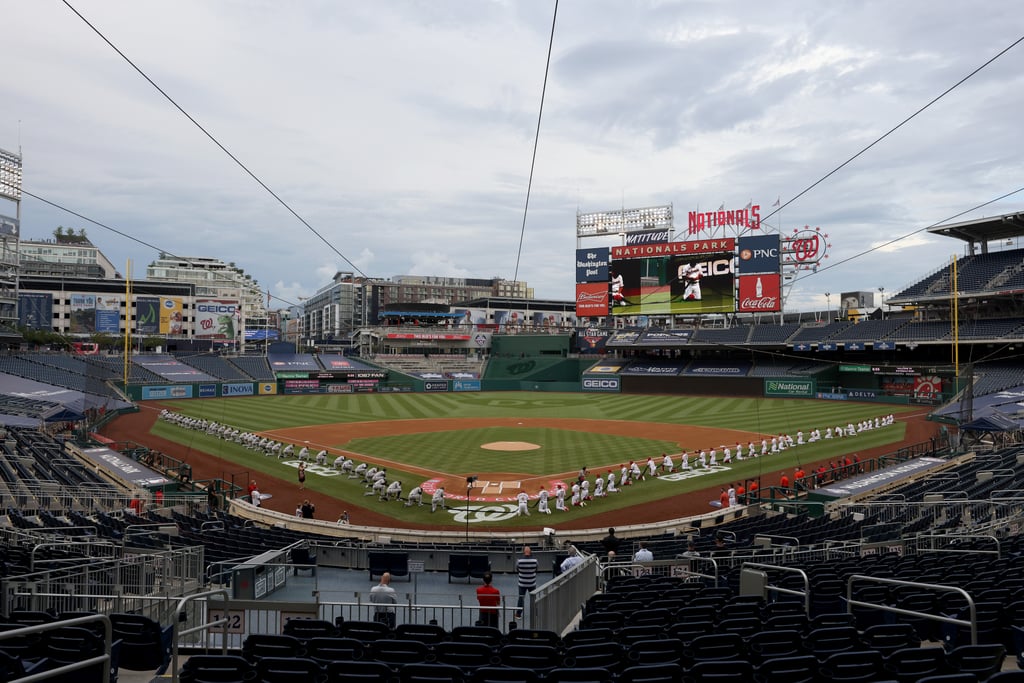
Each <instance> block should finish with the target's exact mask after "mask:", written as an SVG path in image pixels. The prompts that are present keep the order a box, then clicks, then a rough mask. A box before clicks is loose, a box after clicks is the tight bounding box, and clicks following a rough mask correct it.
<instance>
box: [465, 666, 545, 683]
mask: <svg viewBox="0 0 1024 683" xmlns="http://www.w3.org/2000/svg"><path fill="white" fill-rule="evenodd" d="M539 680H540V676H539V675H538V674H537V673H536V672H535V671H534V670H533V669H527V668H522V667H513V666H483V667H480V668H479V669H477V670H476V671H474V672H473V677H472V683H537V681H539Z"/></svg>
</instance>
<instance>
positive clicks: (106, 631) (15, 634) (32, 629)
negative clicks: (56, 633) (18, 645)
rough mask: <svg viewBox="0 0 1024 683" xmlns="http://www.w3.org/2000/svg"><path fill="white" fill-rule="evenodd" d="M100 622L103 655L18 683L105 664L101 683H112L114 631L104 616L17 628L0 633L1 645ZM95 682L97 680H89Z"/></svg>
mask: <svg viewBox="0 0 1024 683" xmlns="http://www.w3.org/2000/svg"><path fill="white" fill-rule="evenodd" d="M96 621H98V622H100V623H101V624H103V642H104V650H103V654H102V655H97V656H95V657H88V658H86V659H83V660H82V661H80V662H74V663H72V664H65V665H64V666H58V667H55V668H53V669H48V670H47V671H44V672H43V673H38V674H32V675H31V676H25V677H23V678H19V679H17V680H18V683H33V682H34V681H45V680H49V679H52V678H56V677H57V676H61V675H62V674H67V673H72V672H74V671H82V670H83V669H86V668H88V667H90V666H93V665H95V664H103V666H102V667H101V668H102V669H103V675H102V676H101V677H100V679H99V681H100V683H110V669H111V663H110V645H111V640H112V636H113V630H112V628H111V626H110V618H109V617H107V616H106V615H103V614H90V615H87V616H83V617H75V618H74V619H66V620H64V621H57V622H52V623H49V624H38V625H36V626H25V627H23V628H16V629H13V630H11V631H0V643H2V642H3V641H5V640H7V639H8V638H19V637H21V636H30V635H32V634H35V633H45V632H47V631H53V630H55V629H59V628H64V627H67V626H78V625H79V624H91V623H93V622H96ZM87 680H95V679H87Z"/></svg>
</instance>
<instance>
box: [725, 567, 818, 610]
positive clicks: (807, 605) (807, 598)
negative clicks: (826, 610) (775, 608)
mask: <svg viewBox="0 0 1024 683" xmlns="http://www.w3.org/2000/svg"><path fill="white" fill-rule="evenodd" d="M747 567H751V568H753V569H774V570H777V571H780V572H789V573H791V574H798V575H800V576H801V577H802V578H803V580H804V589H803V590H802V591H798V590H794V589H792V588H783V587H782V586H776V585H774V584H765V588H766V589H768V590H772V591H775V592H776V593H785V594H786V595H802V596H803V598H804V614H806V615H807V616H808V617H809V616H811V580H810V579H809V578H808V577H807V572H805V571H804V570H803V569H798V568H796V567H784V566H779V565H775V564H761V563H759V562H744V563H743V564H742V565H740V571H743V570H744V569H746V568H747Z"/></svg>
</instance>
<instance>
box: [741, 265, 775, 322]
mask: <svg viewBox="0 0 1024 683" xmlns="http://www.w3.org/2000/svg"><path fill="white" fill-rule="evenodd" d="M736 281H737V282H738V283H739V286H738V289H739V291H738V297H737V302H738V303H737V306H736V310H737V311H739V312H740V313H769V312H773V311H781V310H782V278H781V276H779V275H778V274H774V275H772V274H765V275H742V276H740V277H738V278H736Z"/></svg>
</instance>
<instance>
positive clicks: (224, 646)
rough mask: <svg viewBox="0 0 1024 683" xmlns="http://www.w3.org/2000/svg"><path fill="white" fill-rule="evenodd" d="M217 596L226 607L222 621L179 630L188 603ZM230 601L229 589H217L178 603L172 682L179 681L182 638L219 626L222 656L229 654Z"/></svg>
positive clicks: (172, 649)
mask: <svg viewBox="0 0 1024 683" xmlns="http://www.w3.org/2000/svg"><path fill="white" fill-rule="evenodd" d="M215 595H220V596H221V597H222V598H223V600H224V605H225V607H224V611H223V615H224V616H222V617H221V618H220V619H215V620H213V621H211V622H209V623H205V624H200V625H199V626H193V627H192V628H187V629H185V630H183V631H181V630H178V629H179V626H178V624H180V623H181V622H182V621H184V620H185V619H186V617H187V615H186V612H185V607H186V606H187V605H188V603H190V602H193V601H195V600H199V599H200V598H203V599H205V598H211V597H213V596H215ZM229 600H230V596H229V595H228V589H227V588H216V589H214V590H210V591H205V592H203V593H195V594H193V595H187V596H185V597H184V598H182V599H181V600H179V601H178V606H177V607H176V608H175V609H174V630H173V634H172V636H171V680H172V681H177V680H178V641H179V639H180V638H181V636H187V635H191V634H193V633H200V632H205V631H208V630H209V629H211V628H215V627H217V626H220V627H221V628H222V629H223V630H224V632H223V633H222V634H221V654H227V652H228V624H229V623H230V622H231V620H230V619H229V618H228V617H227V616H226V615H227V604H228V601H229ZM207 607H209V601H207ZM104 683H107V682H106V681H104Z"/></svg>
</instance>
